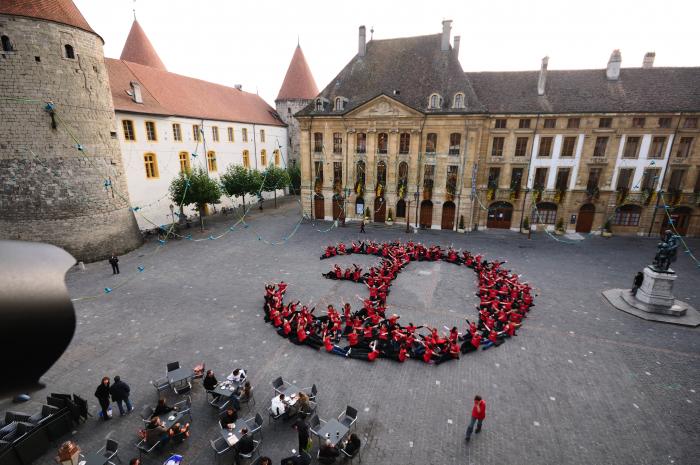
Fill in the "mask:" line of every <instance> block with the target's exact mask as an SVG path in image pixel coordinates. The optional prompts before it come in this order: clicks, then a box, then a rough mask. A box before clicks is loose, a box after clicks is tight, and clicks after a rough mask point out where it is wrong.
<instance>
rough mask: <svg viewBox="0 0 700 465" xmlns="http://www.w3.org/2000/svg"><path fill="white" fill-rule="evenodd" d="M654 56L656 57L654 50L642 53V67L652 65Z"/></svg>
mask: <svg viewBox="0 0 700 465" xmlns="http://www.w3.org/2000/svg"><path fill="white" fill-rule="evenodd" d="M654 58H656V53H655V52H647V53H646V54H645V55H644V61H642V68H644V69H649V68H653V67H654Z"/></svg>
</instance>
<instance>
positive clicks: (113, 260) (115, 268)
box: [109, 252, 119, 274]
mask: <svg viewBox="0 0 700 465" xmlns="http://www.w3.org/2000/svg"><path fill="white" fill-rule="evenodd" d="M109 264H110V265H112V274H119V257H117V254H116V253H115V252H112V256H110V257H109Z"/></svg>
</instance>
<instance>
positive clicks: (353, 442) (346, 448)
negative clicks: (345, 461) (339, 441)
mask: <svg viewBox="0 0 700 465" xmlns="http://www.w3.org/2000/svg"><path fill="white" fill-rule="evenodd" d="M360 446H362V442H361V441H360V438H359V437H357V434H355V433H352V434H351V435H350V439H348V440H347V441H344V442H343V452H345V453H346V454H348V455H349V456H351V457H352V456H354V455H355V454H357V452H358V451H359V450H360Z"/></svg>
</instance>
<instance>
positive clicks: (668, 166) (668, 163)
mask: <svg viewBox="0 0 700 465" xmlns="http://www.w3.org/2000/svg"><path fill="white" fill-rule="evenodd" d="M682 117H683V113H682V112H681V113H678V123H676V129H675V130H674V131H673V141H672V142H671V147H670V148H669V150H668V159H667V160H666V169H665V170H664V175H663V177H662V178H661V185H660V186H659V194H658V195H657V196H656V205H655V206H654V213H653V214H652V215H651V224H649V233H648V234H647V236H648V237H651V232H652V230H653V229H654V221H656V211H657V210H658V209H659V202H660V201H661V194H663V193H664V183H665V182H666V175H667V174H668V172H669V171H670V170H671V157H672V156H673V145H674V144H675V143H676V138H677V136H678V128H679V127H680V125H681V118H682ZM664 213H665V212H664ZM662 224H663V223H662Z"/></svg>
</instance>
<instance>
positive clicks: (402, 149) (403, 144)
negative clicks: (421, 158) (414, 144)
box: [399, 132, 411, 155]
mask: <svg viewBox="0 0 700 465" xmlns="http://www.w3.org/2000/svg"><path fill="white" fill-rule="evenodd" d="M409 150H411V135H410V134H409V133H407V132H402V133H401V135H400V136H399V154H401V155H406V154H408V152H409Z"/></svg>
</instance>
